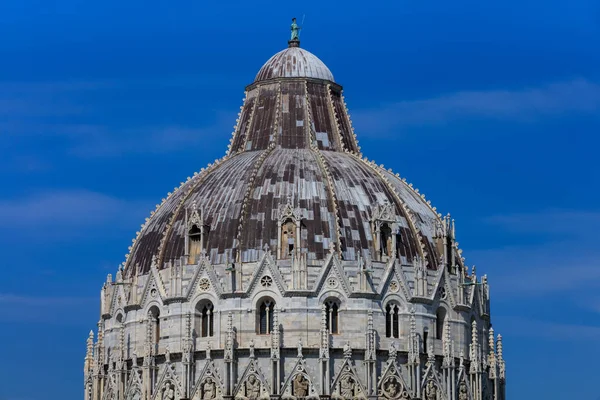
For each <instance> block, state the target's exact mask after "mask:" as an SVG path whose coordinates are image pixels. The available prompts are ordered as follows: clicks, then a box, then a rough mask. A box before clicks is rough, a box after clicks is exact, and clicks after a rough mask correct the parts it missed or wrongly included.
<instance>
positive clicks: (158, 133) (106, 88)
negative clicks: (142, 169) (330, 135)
mask: <svg viewBox="0 0 600 400" xmlns="http://www.w3.org/2000/svg"><path fill="white" fill-rule="evenodd" d="M207 85H215V81H211V80H210V79H207V78H206V77H203V78H202V79H200V78H199V77H196V76H185V77H180V76H179V77H163V78H161V79H151V78H149V79H146V80H139V79H138V80H135V79H131V80H127V81H117V80H104V81H90V82H85V81H81V82H79V81H75V82H17V83H6V82H0V146H1V147H5V148H7V149H9V151H8V153H13V154H16V153H24V152H26V151H30V150H31V140H36V141H38V142H41V143H51V144H54V145H55V147H56V148H57V151H59V152H64V154H66V155H75V156H78V157H85V158H88V157H114V156H120V155H123V154H129V153H173V152H177V151H182V150H187V149H189V146H190V145H198V144H201V143H202V141H203V140H205V139H206V138H207V137H211V136H215V135H222V136H223V137H224V138H225V137H227V136H228V135H229V134H230V133H231V124H232V121H234V120H235V113H232V112H221V111H218V110H211V113H210V118H208V119H207V120H206V122H205V123H203V124H200V125H198V124H192V125H185V126H184V125H180V124H177V123H176V122H172V121H170V118H168V117H166V116H165V115H161V114H160V113H157V112H156V110H157V109H159V110H160V109H161V105H162V104H163V103H164V105H165V108H168V109H170V110H174V111H172V112H175V113H179V112H180V110H179V109H178V108H177V105H178V103H176V102H174V101H173V100H172V99H166V98H164V99H163V98H158V99H155V100H149V99H147V98H145V97H143V93H145V91H147V90H148V88H150V87H152V88H156V87H160V88H161V89H165V90H166V91H167V93H169V94H171V93H175V94H179V95H183V97H184V98H193V96H192V93H193V92H194V91H199V90H202V88H203V86H207ZM170 90H175V91H174V92H173V91H170ZM185 96H187V97H185ZM108 99H111V100H108ZM161 102H163V103H161ZM181 102H182V104H186V107H187V108H189V110H187V112H191V110H192V107H191V106H190V105H189V104H187V103H184V100H181ZM188 120H189V118H188ZM165 121H167V122H166V123H165Z"/></svg>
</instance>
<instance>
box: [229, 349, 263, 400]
mask: <svg viewBox="0 0 600 400" xmlns="http://www.w3.org/2000/svg"><path fill="white" fill-rule="evenodd" d="M270 392H271V389H270V387H269V384H268V382H267V380H266V379H265V376H264V374H263V372H262V370H261V368H260V366H259V365H258V362H257V361H256V359H255V358H250V363H249V364H248V366H247V367H246V369H245V370H244V373H243V374H242V376H241V378H240V380H239V381H238V384H237V385H236V387H235V390H234V392H233V397H234V398H235V399H264V400H268V399H269V398H270V396H269V393H270Z"/></svg>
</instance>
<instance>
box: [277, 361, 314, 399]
mask: <svg viewBox="0 0 600 400" xmlns="http://www.w3.org/2000/svg"><path fill="white" fill-rule="evenodd" d="M313 382H314V380H313V379H312V378H311V376H310V374H309V373H308V371H307V369H306V361H305V360H304V357H298V359H297V360H296V364H295V365H294V368H293V369H292V372H291V373H290V375H289V376H288V377H287V379H286V380H285V382H284V383H283V386H282V395H281V398H282V399H283V400H296V399H298V398H301V399H307V400H308V399H314V400H318V399H319V394H318V393H317V390H316V389H315V386H314V384H313Z"/></svg>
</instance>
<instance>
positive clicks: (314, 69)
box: [254, 40, 335, 82]
mask: <svg viewBox="0 0 600 400" xmlns="http://www.w3.org/2000/svg"><path fill="white" fill-rule="evenodd" d="M273 78H315V79H323V80H326V81H331V82H335V81H334V79H333V74H332V73H331V71H330V70H329V68H327V66H326V65H325V64H324V63H323V61H321V60H320V59H319V58H318V57H317V56H315V55H314V54H312V53H311V52H309V51H306V50H304V49H302V48H300V41H299V40H290V41H289V47H288V48H287V49H285V50H282V51H280V52H279V53H277V54H275V55H274V56H273V57H271V58H269V60H268V61H267V62H266V63H265V65H263V66H262V68H261V69H260V71H258V74H256V78H255V79H254V82H260V81H264V80H267V79H273Z"/></svg>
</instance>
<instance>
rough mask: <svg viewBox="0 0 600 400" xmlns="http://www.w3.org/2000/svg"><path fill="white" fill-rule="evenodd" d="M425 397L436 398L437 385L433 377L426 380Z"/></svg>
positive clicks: (434, 399)
mask: <svg viewBox="0 0 600 400" xmlns="http://www.w3.org/2000/svg"><path fill="white" fill-rule="evenodd" d="M425 398H426V399H427V400H437V386H436V385H435V382H434V381H433V379H430V380H429V381H428V382H427V386H426V387H425Z"/></svg>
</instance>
